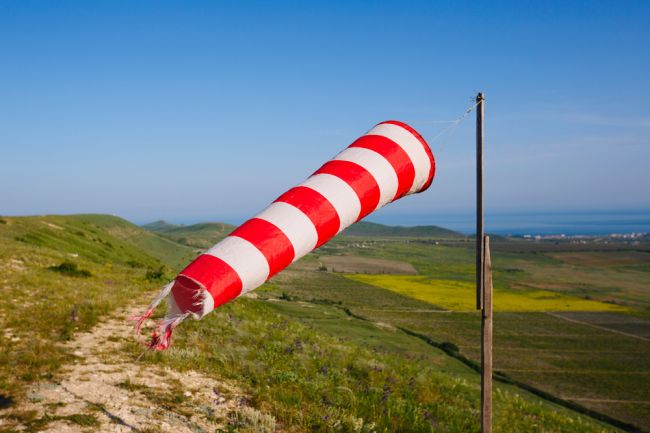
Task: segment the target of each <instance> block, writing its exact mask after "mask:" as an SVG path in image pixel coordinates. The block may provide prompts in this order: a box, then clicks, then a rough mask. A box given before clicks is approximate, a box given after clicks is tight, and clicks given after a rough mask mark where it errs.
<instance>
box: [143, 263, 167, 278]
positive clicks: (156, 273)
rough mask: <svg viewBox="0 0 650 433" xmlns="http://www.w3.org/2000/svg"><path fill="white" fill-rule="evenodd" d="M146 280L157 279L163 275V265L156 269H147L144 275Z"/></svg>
mask: <svg viewBox="0 0 650 433" xmlns="http://www.w3.org/2000/svg"><path fill="white" fill-rule="evenodd" d="M144 277H145V278H146V279H147V281H159V280H162V279H163V278H164V277H165V267H164V266H161V267H159V268H158V269H152V268H149V269H147V273H146V274H145V275H144Z"/></svg>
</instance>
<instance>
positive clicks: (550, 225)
mask: <svg viewBox="0 0 650 433" xmlns="http://www.w3.org/2000/svg"><path fill="white" fill-rule="evenodd" d="M371 220H372V221H374V222H379V223H382V224H391V225H407V226H410V225H424V224H434V225H437V226H440V227H444V228H447V229H450V230H455V231H458V232H461V233H464V234H468V235H469V234H473V233H474V232H475V230H476V229H475V220H474V215H473V214H469V213H467V214H465V213H463V214H455V215H454V214H446V215H430V216H424V215H411V216H402V215H400V216H399V217H397V216H391V217H389V218H377V219H371ZM485 227H486V231H488V232H490V233H494V234H499V235H514V236H517V235H551V234H565V235H567V236H575V235H609V234H624V233H650V210H646V211H642V210H640V211H620V212H619V211H616V212H615V211H601V212H596V211H595V212H539V213H532V212H531V213H523V212H522V213H514V212H513V213H495V214H487V215H486V216H485Z"/></svg>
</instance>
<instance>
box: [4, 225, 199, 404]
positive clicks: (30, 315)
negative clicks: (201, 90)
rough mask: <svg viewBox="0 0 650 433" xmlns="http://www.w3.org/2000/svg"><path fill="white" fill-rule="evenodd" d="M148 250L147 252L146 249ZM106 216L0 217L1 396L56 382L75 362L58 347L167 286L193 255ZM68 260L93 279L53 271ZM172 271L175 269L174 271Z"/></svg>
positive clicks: (188, 250) (180, 247)
mask: <svg viewBox="0 0 650 433" xmlns="http://www.w3.org/2000/svg"><path fill="white" fill-rule="evenodd" d="M143 243H145V244H147V245H150V246H151V248H150V249H148V250H147V251H146V252H145V251H144V250H143V249H140V248H139V245H140V244H143ZM170 245H171V244H170V242H169V241H168V240H166V239H162V238H160V237H158V236H157V235H154V234H151V233H148V232H146V231H144V230H141V229H139V228H138V227H136V226H134V225H133V224H131V223H128V222H127V221H125V220H123V219H120V218H116V217H111V216H106V215H77V216H74V215H73V216H42V217H41V216H39V217H11V218H10V217H2V218H1V219H0V293H1V294H2V296H1V297H0V324H1V326H2V327H3V330H4V332H3V333H2V334H0V347H2V348H3V350H2V351H0V394H9V395H10V397H16V396H20V394H21V392H22V389H23V385H24V384H25V383H29V382H31V381H34V380H39V379H41V378H47V377H51V376H52V375H53V374H54V373H55V372H56V370H57V368H58V367H59V366H60V365H61V364H62V363H65V362H68V361H69V360H70V358H69V354H67V353H65V352H64V351H63V349H62V348H61V347H60V345H59V344H58V343H59V342H61V341H65V340H67V339H69V338H71V336H72V334H73V333H74V332H75V331H78V330H85V329H89V328H90V327H92V326H93V325H94V324H95V323H97V321H98V320H100V318H101V317H102V316H104V315H106V314H108V313H109V312H110V311H112V310H113V309H115V308H117V307H119V306H121V305H124V304H126V303H128V302H130V301H132V300H133V298H134V297H137V296H138V294H141V293H144V292H145V291H149V290H151V289H154V288H157V287H159V286H160V285H161V284H162V282H163V281H162V280H160V281H158V280H154V281H151V280H150V279H147V278H146V276H147V272H148V271H149V270H151V269H159V268H161V267H163V269H167V274H168V277H171V275H172V274H171V273H172V270H173V269H176V268H177V267H178V264H179V262H180V261H181V260H183V259H184V258H185V257H189V256H191V255H192V254H193V252H192V250H191V249H189V248H186V247H183V246H181V245H171V247H170ZM65 262H68V263H70V264H72V266H76V267H77V270H79V271H87V272H88V273H89V274H90V275H89V276H85V277H84V276H82V275H80V274H81V272H77V275H75V274H74V273H72V274H65V273H60V272H55V271H53V270H52V269H50V268H51V267H52V266H58V265H60V264H62V263H65ZM170 268H171V269H170Z"/></svg>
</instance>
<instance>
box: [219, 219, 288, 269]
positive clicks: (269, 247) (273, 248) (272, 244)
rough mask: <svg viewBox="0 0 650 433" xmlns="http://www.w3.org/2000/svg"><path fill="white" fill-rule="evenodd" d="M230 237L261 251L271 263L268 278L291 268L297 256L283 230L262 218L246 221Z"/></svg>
mask: <svg viewBox="0 0 650 433" xmlns="http://www.w3.org/2000/svg"><path fill="white" fill-rule="evenodd" d="M230 236H238V237H240V238H242V239H246V240H247V241H248V242H250V243H251V244H253V245H254V246H255V247H256V248H257V249H258V250H260V252H261V253H262V254H263V255H264V257H265V258H266V261H267V262H268V263H269V276H268V278H271V277H272V276H273V275H275V274H277V273H278V272H280V271H281V270H282V269H284V268H285V267H287V266H289V265H290V264H291V262H292V261H293V258H294V256H295V252H294V249H293V245H292V244H291V241H290V240H289V238H288V237H287V236H286V235H285V234H284V233H283V232H282V230H280V229H279V228H277V227H276V226H275V225H274V224H271V223H270V222H268V221H266V220H263V219H260V218H253V219H250V220H248V221H246V222H245V223H244V224H242V225H241V226H239V227H238V228H237V229H236V230H235V231H233V232H232V233H231V234H230Z"/></svg>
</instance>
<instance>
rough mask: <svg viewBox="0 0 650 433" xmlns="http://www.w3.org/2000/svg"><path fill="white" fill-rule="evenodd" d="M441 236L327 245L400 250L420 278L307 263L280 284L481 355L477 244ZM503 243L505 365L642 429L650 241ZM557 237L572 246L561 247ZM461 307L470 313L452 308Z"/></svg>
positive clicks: (500, 333) (498, 350)
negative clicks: (403, 286)
mask: <svg viewBox="0 0 650 433" xmlns="http://www.w3.org/2000/svg"><path fill="white" fill-rule="evenodd" d="M436 242H438V241H435V242H434V241H433V240H431V241H427V240H419V241H414V240H404V239H380V240H378V239H374V240H372V241H370V240H369V241H365V242H364V243H363V245H362V247H358V246H356V245H359V244H360V242H359V240H358V239H356V238H355V239H352V238H349V239H346V238H342V239H339V240H337V241H336V242H334V243H333V244H331V245H328V246H327V247H326V248H321V250H319V251H318V252H317V253H318V254H319V255H320V259H322V257H323V256H326V255H330V254H340V253H341V252H342V251H346V252H347V253H348V254H354V255H356V256H358V257H369V258H389V257H399V258H400V260H403V261H407V262H409V263H411V264H412V265H413V266H414V267H415V268H416V270H417V271H418V273H419V274H420V275H419V276H417V277H416V276H387V275H354V274H353V275H343V274H330V273H327V274H323V273H317V272H310V269H309V268H305V267H301V268H298V267H295V269H294V270H293V271H290V272H289V273H287V274H285V275H281V276H279V277H278V278H277V285H278V286H279V287H280V289H281V290H282V291H284V292H286V293H287V294H288V295H289V296H295V297H296V298H297V299H305V300H310V299H315V300H317V299H327V300H332V301H335V302H340V303H341V304H342V305H343V306H345V307H346V308H349V309H350V310H351V312H352V313H354V314H356V315H358V316H360V317H365V318H367V319H369V320H371V321H373V322H377V323H385V324H387V325H391V326H394V327H403V328H406V329H409V330H412V331H415V332H418V333H420V334H422V335H426V336H427V337H429V338H431V339H432V340H434V341H437V342H439V343H445V342H447V343H451V344H453V345H454V346H456V347H458V348H459V353H460V354H461V355H463V356H466V357H468V358H470V359H473V360H475V361H478V360H479V359H480V352H479V350H480V347H479V341H480V340H479V338H480V318H479V315H478V314H477V313H476V312H473V311H472V309H473V303H474V292H473V284H474V273H473V272H474V267H473V263H474V256H473V254H474V251H473V249H472V248H471V246H470V245H468V244H467V243H465V242H457V243H455V244H453V245H452V244H449V245H443V244H442V241H440V243H438V244H437V243H436ZM496 244H497V248H495V250H493V253H492V258H493V265H494V277H495V285H496V287H497V289H496V293H497V295H496V301H495V308H496V309H497V313H496V315H495V349H494V354H495V368H496V370H497V371H500V372H501V373H503V374H505V375H507V376H508V377H511V378H513V379H515V380H518V381H521V382H523V383H526V384H529V385H532V386H535V387H537V388H539V389H541V390H544V391H546V392H549V393H552V394H553V395H555V396H558V397H561V398H563V399H566V400H569V401H572V402H575V403H577V404H580V405H582V406H584V407H587V408H590V409H593V410H596V411H599V412H601V413H603V414H607V415H609V416H612V417H614V418H616V419H619V420H621V421H623V422H626V423H629V424H633V425H636V426H637V428H641V427H645V426H648V425H650V382H649V380H650V365H649V364H648V361H647V360H648V359H650V341H649V340H648V332H649V331H648V330H649V329H650V321H648V320H647V319H648V317H649V315H648V305H649V298H650V296H649V292H648V290H649V286H648V281H650V278H649V277H650V273H649V272H648V263H649V259H650V254H648V253H647V252H646V251H647V248H648V247H647V244H641V245H633V246H629V245H618V246H615V245H611V244H608V245H604V246H603V245H592V246H591V248H592V251H589V250H586V246H585V245H577V246H576V245H561V244H560V245H546V244H542V245H541V246H539V248H537V246H536V245H535V244H533V243H528V242H524V241H512V242H511V244H510V243H508V242H506V241H499V242H497V243H496ZM553 246H555V247H556V248H558V249H560V253H562V254H560V255H559V256H557V255H556V253H555V252H553V249H552V247H553ZM576 249H577V251H576ZM593 249H596V251H593ZM565 250H568V251H565ZM564 253H570V255H569V256H567V255H565V254H564ZM606 254H613V257H614V260H613V263H612V264H610V265H609V266H606V267H599V266H597V264H598V261H602V260H603V255H606ZM312 266H313V268H314V269H315V268H316V265H315V264H314V265H312ZM386 278H388V279H391V280H392V279H395V281H403V280H404V281H408V283H407V286H408V287H407V288H410V289H412V288H413V285H412V282H413V281H416V282H418V281H420V282H421V281H426V282H427V283H426V284H422V285H423V286H425V287H420V286H417V289H418V290H415V291H412V290H411V291H410V292H409V291H408V290H407V291H405V293H407V294H410V295H411V296H405V295H404V293H400V290H399V289H396V288H395V287H392V290H388V289H382V287H387V286H388V285H387V284H385V281H386ZM364 281H366V282H364ZM373 281H375V283H372V282H373ZM377 281H379V282H381V281H384V283H376V282H377ZM429 281H430V282H435V283H436V284H438V283H439V282H440V281H443V282H444V284H445V285H446V287H447V288H448V289H450V288H454V290H453V292H452V293H448V297H444V299H441V297H439V296H438V298H437V299H436V300H435V302H432V299H431V298H430V296H432V295H431V293H432V292H431V291H432V287H431V284H429V283H428V282H429ZM368 282H371V283H372V284H368ZM432 284H433V283H432ZM455 288H460V289H459V290H460V291H463V290H464V292H462V294H459V293H458V291H457V290H456V289H455ZM419 289H422V290H421V291H420V290H419ZM540 291H542V293H543V294H544V295H546V294H547V292H550V294H551V295H552V297H551V298H550V299H541V300H540V299H538V300H535V301H534V302H535V303H536V304H537V305H538V306H540V307H542V308H540V309H539V310H538V311H530V310H529V309H528V308H529V306H530V303H531V302H533V301H531V298H532V296H533V295H534V294H535V293H537V292H540ZM420 292H421V293H420ZM500 292H501V293H504V292H505V293H508V294H516V295H517V296H518V297H514V298H511V300H513V301H514V303H513V304H512V305H510V307H511V308H508V309H504V307H505V305H504V304H503V300H502V298H500V297H499V296H500ZM433 295H435V293H434V294H433ZM459 298H461V300H460V301H459ZM567 298H568V299H567ZM449 299H452V300H453V301H452V302H453V305H451V303H450V301H449ZM557 299H561V300H562V301H563V303H561V305H560V306H566V304H567V301H568V303H569V306H568V308H566V309H564V311H562V310H563V309H562V308H560V307H559V306H558V305H555V304H556V300H557ZM519 300H521V302H519ZM549 302H550V306H551V307H552V309H551V310H549V309H547V307H549ZM434 304H435V305H434ZM452 307H453V308H454V309H456V308H458V309H459V310H460V312H449V311H442V310H446V309H448V308H452ZM553 310H554V311H553ZM571 310H574V311H571Z"/></svg>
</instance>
